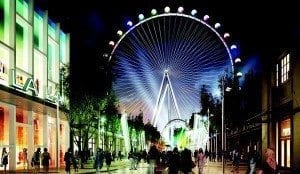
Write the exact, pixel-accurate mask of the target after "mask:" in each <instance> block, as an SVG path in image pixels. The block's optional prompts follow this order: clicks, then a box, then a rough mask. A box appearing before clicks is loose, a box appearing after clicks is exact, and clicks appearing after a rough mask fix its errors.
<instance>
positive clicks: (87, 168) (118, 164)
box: [0, 159, 129, 174]
mask: <svg viewBox="0 0 300 174" xmlns="http://www.w3.org/2000/svg"><path fill="white" fill-rule="evenodd" d="M128 163H129V162H128V160H127V159H123V160H122V161H118V160H117V161H113V162H112V163H111V166H110V170H109V171H115V170H118V169H120V168H124V167H126V165H128ZM71 167H72V168H71V173H96V169H94V168H93V164H92V163H91V162H90V163H87V164H84V169H80V168H79V169H78V172H75V170H74V168H73V166H71ZM79 167H80V166H79ZM100 172H101V173H105V172H108V171H107V167H106V164H105V163H104V165H103V167H102V169H101V170H100ZM2 173H4V172H3V171H0V174H2ZM6 173H32V169H29V170H25V171H24V170H16V171H8V172H6ZM39 173H46V172H44V171H43V169H42V168H41V170H40V172H39ZM48 173H65V168H64V167H62V168H60V169H59V170H57V169H50V170H49V172H48Z"/></svg>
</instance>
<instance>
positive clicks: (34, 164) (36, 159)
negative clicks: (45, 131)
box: [31, 147, 41, 173]
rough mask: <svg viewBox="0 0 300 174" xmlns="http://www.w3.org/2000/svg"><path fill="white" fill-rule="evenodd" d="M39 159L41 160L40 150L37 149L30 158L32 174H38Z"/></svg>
mask: <svg viewBox="0 0 300 174" xmlns="http://www.w3.org/2000/svg"><path fill="white" fill-rule="evenodd" d="M40 158H41V148H40V147H38V148H37V149H36V151H35V152H34V153H33V155H32V158H31V165H32V167H33V173H38V172H39V171H40V165H41V162H40Z"/></svg>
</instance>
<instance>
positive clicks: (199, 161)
mask: <svg viewBox="0 0 300 174" xmlns="http://www.w3.org/2000/svg"><path fill="white" fill-rule="evenodd" d="M205 163H206V156H205V154H204V152H203V149H202V148H200V149H199V152H198V156H197V166H198V168H199V174H203V173H204V171H203V169H204V165H205Z"/></svg>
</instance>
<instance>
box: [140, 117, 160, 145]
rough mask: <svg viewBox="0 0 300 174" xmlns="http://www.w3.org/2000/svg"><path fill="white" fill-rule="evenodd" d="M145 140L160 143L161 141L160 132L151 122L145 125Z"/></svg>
mask: <svg viewBox="0 0 300 174" xmlns="http://www.w3.org/2000/svg"><path fill="white" fill-rule="evenodd" d="M144 129H145V138H146V141H147V142H158V140H159V139H160V137H161V136H160V132H159V131H158V130H157V128H156V127H154V126H153V125H152V124H150V122H148V123H147V124H145V128H144Z"/></svg>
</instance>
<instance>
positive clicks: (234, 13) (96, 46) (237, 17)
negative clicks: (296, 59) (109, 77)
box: [34, 0, 300, 95]
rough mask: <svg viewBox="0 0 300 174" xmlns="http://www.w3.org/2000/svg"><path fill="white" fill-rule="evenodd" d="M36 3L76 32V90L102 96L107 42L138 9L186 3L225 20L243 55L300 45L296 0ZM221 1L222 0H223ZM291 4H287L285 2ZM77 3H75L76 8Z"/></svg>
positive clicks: (39, 0)
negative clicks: (277, 0)
mask: <svg viewBox="0 0 300 174" xmlns="http://www.w3.org/2000/svg"><path fill="white" fill-rule="evenodd" d="M34 2H35V7H39V8H40V9H42V10H48V12H49V17H50V18H51V19H53V21H54V22H59V23H60V25H61V28H62V29H63V30H64V31H65V32H67V33H70V35H71V67H72V69H71V73H72V75H73V83H72V85H73V87H72V88H73V91H74V94H78V92H80V91H88V92H90V93H92V94H95V95H101V94H102V92H103V91H104V90H103V89H104V85H103V84H104V79H105V73H104V67H105V62H106V61H105V60H104V59H103V57H102V55H103V53H105V52H109V50H110V49H109V47H108V42H109V41H110V40H111V39H114V38H116V31H117V30H118V29H119V28H120V27H124V25H125V21H126V20H127V19H134V20H136V21H137V16H138V14H139V13H144V14H146V13H148V14H149V13H150V10H151V9H152V8H156V9H157V10H158V11H159V12H162V11H163V8H164V7H165V6H169V7H171V10H172V9H173V11H174V9H177V8H178V7H179V6H183V7H184V8H185V10H188V11H191V10H192V9H193V8H195V9H197V10H198V15H200V16H203V15H205V14H209V15H210V16H211V19H210V20H213V21H216V22H220V23H221V24H222V25H223V28H224V29H225V30H226V31H227V32H230V33H231V36H232V40H234V42H236V43H237V45H238V46H239V47H240V54H241V57H242V58H243V59H245V58H247V57H251V56H253V55H255V56H256V55H258V57H259V58H261V57H262V55H263V54H265V53H269V52H272V51H274V50H278V48H285V47H299V45H300V18H299V14H297V9H296V8H297V7H298V6H297V5H295V3H296V1H290V0H288V1H287V0H285V1H279V2H275V1H265V2H263V1H261V0H260V1H259V0H252V1H248V0H246V1H237V2H235V1H228V2H226V3H224V1H216V0H180V1H176V0H160V1H158V0H152V1H150V0H148V1H142V0H140V1H136V0H119V1H116V0H84V1H77V0H35V1H34ZM220 2H222V3H220ZM262 3H264V4H262ZM283 3H286V4H283ZM71 5H72V7H71Z"/></svg>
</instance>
